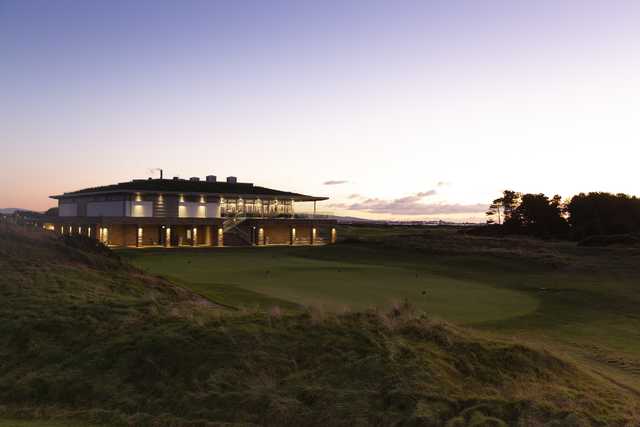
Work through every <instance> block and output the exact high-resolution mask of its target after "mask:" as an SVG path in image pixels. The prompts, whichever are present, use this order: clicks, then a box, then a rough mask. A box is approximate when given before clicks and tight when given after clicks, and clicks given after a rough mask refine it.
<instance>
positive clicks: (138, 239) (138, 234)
mask: <svg viewBox="0 0 640 427" xmlns="http://www.w3.org/2000/svg"><path fill="white" fill-rule="evenodd" d="M140 246H142V227H140V226H139V225H136V248H139V247H140Z"/></svg>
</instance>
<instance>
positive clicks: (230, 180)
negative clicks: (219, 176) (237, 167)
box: [227, 176, 238, 184]
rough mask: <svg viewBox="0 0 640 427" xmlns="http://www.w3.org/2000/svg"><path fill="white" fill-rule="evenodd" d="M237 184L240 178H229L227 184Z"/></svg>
mask: <svg viewBox="0 0 640 427" xmlns="http://www.w3.org/2000/svg"><path fill="white" fill-rule="evenodd" d="M237 182H238V178H236V177H235V176H228V177H227V184H236V183H237Z"/></svg>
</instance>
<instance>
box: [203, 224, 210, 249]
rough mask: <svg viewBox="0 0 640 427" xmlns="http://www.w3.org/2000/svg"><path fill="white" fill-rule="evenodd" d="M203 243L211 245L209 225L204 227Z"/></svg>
mask: <svg viewBox="0 0 640 427" xmlns="http://www.w3.org/2000/svg"><path fill="white" fill-rule="evenodd" d="M204 244H205V245H206V246H211V226H210V225H207V226H205V227H204Z"/></svg>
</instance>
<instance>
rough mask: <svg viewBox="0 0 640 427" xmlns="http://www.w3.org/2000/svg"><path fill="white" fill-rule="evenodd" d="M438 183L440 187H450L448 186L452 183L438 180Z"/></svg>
mask: <svg viewBox="0 0 640 427" xmlns="http://www.w3.org/2000/svg"><path fill="white" fill-rule="evenodd" d="M437 185H438V187H448V186H450V185H451V183H450V182H447V181H438V184H437Z"/></svg>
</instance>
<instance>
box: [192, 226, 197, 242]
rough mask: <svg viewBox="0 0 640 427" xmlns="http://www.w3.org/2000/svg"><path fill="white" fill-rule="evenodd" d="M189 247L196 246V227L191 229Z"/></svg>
mask: <svg viewBox="0 0 640 427" xmlns="http://www.w3.org/2000/svg"><path fill="white" fill-rule="evenodd" d="M191 246H198V227H197V226H194V227H193V228H191Z"/></svg>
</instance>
